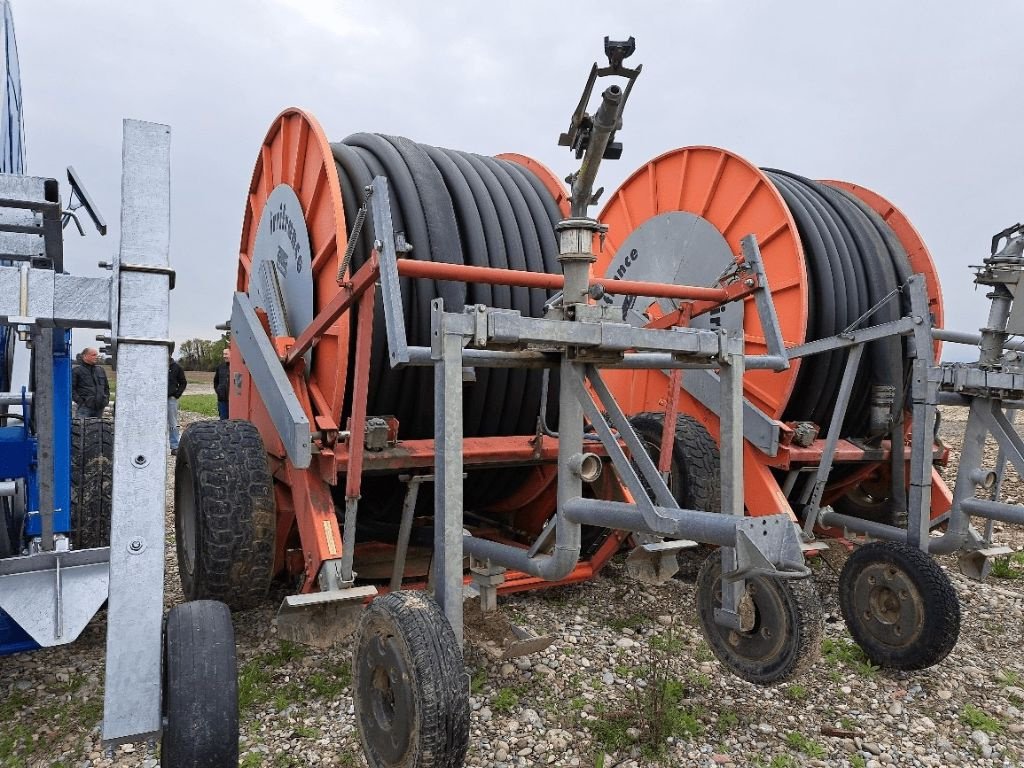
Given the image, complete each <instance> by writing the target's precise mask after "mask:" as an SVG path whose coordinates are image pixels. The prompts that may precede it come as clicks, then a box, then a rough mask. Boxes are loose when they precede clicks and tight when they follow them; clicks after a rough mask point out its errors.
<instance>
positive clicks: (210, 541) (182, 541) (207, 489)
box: [174, 420, 277, 610]
mask: <svg viewBox="0 0 1024 768" xmlns="http://www.w3.org/2000/svg"><path fill="white" fill-rule="evenodd" d="M276 526H277V514H276V510H275V505H274V482H273V478H272V477H271V475H270V469H269V468H268V466H267V453H266V450H265V449H264V447H263V439H262V438H261V437H260V433H259V432H258V431H257V430H256V427H254V426H253V425H252V424H250V423H249V422H247V421H238V420H231V421H200V422H197V423H195V424H190V425H189V426H188V427H187V428H186V429H185V431H184V433H183V434H182V436H181V442H180V444H179V445H178V457H177V461H176V462H175V466H174V527H175V534H176V537H175V538H176V539H177V551H178V572H179V575H180V577H181V587H182V591H183V592H184V593H185V599H186V600H220V601H221V602H223V603H226V604H227V605H228V607H229V608H231V610H242V609H244V608H251V607H252V606H254V605H256V604H258V603H259V602H260V601H261V600H262V599H263V598H264V597H265V596H266V594H267V590H268V588H269V587H270V581H271V579H272V578H273V575H274V536H275V531H276Z"/></svg>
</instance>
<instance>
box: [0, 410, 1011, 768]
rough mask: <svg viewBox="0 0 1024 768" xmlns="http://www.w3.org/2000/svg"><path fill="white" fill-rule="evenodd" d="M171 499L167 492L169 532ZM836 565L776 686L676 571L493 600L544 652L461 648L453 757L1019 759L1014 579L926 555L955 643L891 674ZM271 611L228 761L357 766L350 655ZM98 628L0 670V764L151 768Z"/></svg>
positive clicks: (248, 622)
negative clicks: (812, 623) (236, 746)
mask: <svg viewBox="0 0 1024 768" xmlns="http://www.w3.org/2000/svg"><path fill="white" fill-rule="evenodd" d="M192 418H195V417H193V416H191V415H190V414H183V420H189V419H192ZM964 418H965V416H964V413H963V412H962V411H957V410H947V411H946V413H945V419H944V421H943V426H942V435H943V437H944V438H945V439H946V440H947V441H949V442H950V443H951V444H953V446H954V447H956V444H957V443H958V441H959V439H960V435H961V434H962V429H963V419H964ZM955 458H956V457H955V456H954V462H953V463H952V466H955ZM1005 488H1006V495H1007V496H1009V498H1010V500H1011V501H1015V500H1017V499H1018V498H1022V496H1021V494H1022V493H1024V486H1022V485H1021V483H1020V480H1019V478H1018V477H1017V476H1016V474H1015V473H1012V472H1011V473H1010V475H1009V476H1008V478H1007V481H1006V484H1005ZM171 499H172V495H171V492H170V490H169V491H168V510H169V512H168V521H169V528H170V520H171V517H170V505H171ZM997 531H998V535H997V540H999V541H1001V542H1003V543H1008V544H1011V545H1012V546H1013V547H1014V549H1016V550H1021V549H1024V533H1021V532H1019V531H1014V530H1013V529H1010V528H1009V527H1007V529H1006V530H999V528H998V527H997ZM168 542H169V543H170V545H171V546H170V547H169V548H168V559H167V598H166V602H167V604H168V605H170V604H173V603H174V602H176V601H178V600H180V599H181V596H180V591H179V585H178V580H177V572H176V568H177V566H176V563H175V561H174V556H173V534H171V533H170V531H169V535H168ZM844 557H845V550H843V549H842V548H841V547H839V546H838V545H835V546H833V548H832V549H831V550H830V551H829V552H828V553H827V554H826V555H825V556H824V557H822V558H819V559H818V561H817V562H816V563H815V565H814V567H815V571H816V577H815V579H816V585H817V588H818V591H819V593H820V595H821V597H822V601H823V604H824V608H825V612H826V615H827V621H826V627H825V642H824V645H823V648H824V652H823V655H822V657H821V658H820V659H819V660H818V662H817V663H816V664H815V665H814V667H813V668H811V670H810V671H809V672H807V673H806V674H804V675H803V676H802V677H800V678H799V679H797V680H794V681H792V683H790V684H788V685H783V686H780V687H776V688H767V689H765V688H759V687H756V686H753V685H750V684H748V683H745V682H742V681H740V680H737V679H736V678H734V677H732V676H730V675H729V674H727V673H726V672H724V671H723V669H722V667H721V665H720V664H719V663H718V661H717V660H715V659H714V657H713V656H712V654H711V652H710V650H709V649H708V647H707V646H706V644H705V643H704V641H703V639H702V638H701V636H700V632H699V630H698V629H697V626H696V623H695V619H694V610H693V593H694V587H693V584H692V581H688V580H687V579H685V578H681V579H675V580H672V581H671V582H670V583H668V584H665V585H663V586H660V587H649V586H644V585H639V584H636V583H634V582H631V581H630V580H628V579H627V578H626V577H625V575H624V573H623V568H622V566H621V563H620V562H616V563H614V564H613V565H612V566H610V567H609V568H608V569H607V570H606V571H605V573H604V574H603V575H602V576H601V578H599V579H597V580H596V581H594V582H591V583H588V584H585V585H582V586H577V587H566V588H558V589H552V590H548V591H546V592H538V593H533V594H525V595H520V596H513V597H510V598H507V599H505V600H503V602H502V605H503V606H504V608H505V609H506V610H507V611H508V612H509V614H510V615H511V616H512V617H513V619H514V620H517V621H519V622H521V623H523V624H526V625H529V626H531V627H532V628H534V629H535V630H537V631H538V632H542V633H550V634H553V635H555V636H556V638H557V641H556V642H555V643H554V644H553V645H552V646H551V647H550V648H548V649H547V650H546V651H544V652H542V653H540V654H537V655H534V656H532V657H528V658H520V659H516V660H514V661H512V662H505V663H502V662H500V661H492V660H490V659H489V658H487V657H486V656H485V654H483V653H482V652H481V651H479V650H476V649H474V648H473V647H472V645H470V646H469V647H468V649H467V658H466V662H467V673H468V674H469V675H470V677H471V681H472V682H471V690H472V699H471V702H472V709H473V713H472V722H471V733H472V743H471V746H470V752H469V757H468V761H467V764H468V765H470V766H478V767H481V768H482V767H484V766H487V767H494V768H497V767H499V766H501V767H505V768H511V767H512V766H516V767H519V766H534V765H552V766H586V767H590V766H603V768H612V766H621V767H622V768H627V767H631V766H632V767H635V766H648V765H657V764H661V765H670V766H715V765H721V766H746V765H751V766H753V765H760V766H771V767H772V768H785V767H786V766H798V765H813V766H864V767H865V768H867V767H869V766H870V767H872V768H877V767H878V766H883V765H906V766H911V765H913V766H945V765H963V766H974V765H978V766H1011V765H1020V764H1022V761H1024V719H1022V714H1021V709H1020V708H1024V658H1022V657H1021V654H1020V652H1019V646H1020V636H1021V630H1022V620H1024V580H1022V581H1018V580H1014V579H1008V578H1001V579H992V580H990V581H989V582H988V583H986V584H977V583H975V582H971V581H969V580H967V579H965V578H963V577H962V576H960V574H959V572H958V571H957V570H956V566H955V563H954V562H953V561H952V560H951V559H943V560H942V561H941V562H942V565H943V567H944V568H946V570H947V572H948V573H949V574H950V576H951V578H952V580H953V583H954V584H955V585H956V588H957V590H958V592H959V595H960V599H961V601H962V604H963V613H964V621H963V631H962V634H961V639H960V642H959V644H958V645H957V647H956V648H955V649H954V651H953V652H952V654H951V655H950V656H949V658H948V659H947V660H946V661H945V662H943V663H942V664H940V665H938V666H937V667H935V668H933V669H930V670H925V671H923V672H918V673H913V674H903V673H889V672H883V671H880V670H877V669H875V668H872V667H871V666H870V665H869V664H867V663H866V662H865V660H864V659H863V657H862V656H861V655H860V653H859V651H858V649H857V648H856V647H855V646H854V645H853V644H852V643H851V641H850V639H849V635H848V634H847V632H846V630H845V627H844V625H843V622H842V619H841V618H840V616H839V610H838V605H837V601H836V573H837V571H838V568H839V567H841V564H842V561H843V558H844ZM1021 559H1022V560H1024V555H1022V558H1021ZM1021 573H1022V574H1024V571H1021ZM1011 575H1016V574H1011ZM273 616H274V602H273V601H268V603H267V605H266V607H264V608H260V609H257V610H252V611H247V612H245V613H241V614H237V615H236V621H235V629H236V634H237V642H238V656H239V664H240V673H241V678H240V686H241V696H242V765H243V766H245V768H254V767H255V766H261V765H267V766H307V765H339V766H363V765H365V762H364V760H363V758H362V756H361V752H360V750H359V748H358V741H357V736H356V732H355V723H354V720H353V708H352V699H351V695H350V690H349V685H348V684H349V679H350V666H349V654H350V652H351V646H350V644H349V643H348V642H345V643H341V644H339V645H338V646H337V647H335V648H333V649H331V650H330V651H327V652H320V651H313V650H309V649H305V648H299V647H295V646H291V645H289V644H283V643H281V642H279V641H278V640H277V639H276V637H275V634H274V629H273V625H272V620H273ZM104 633H105V623H104V620H103V616H102V614H101V616H100V617H99V618H98V619H97V621H95V622H94V623H93V625H92V626H90V627H89V628H88V629H87V630H86V631H85V633H84V634H83V636H82V638H81V640H80V641H79V642H78V643H76V644H74V645H72V646H70V647H64V648H59V649H55V650H51V651H43V652H38V653H34V654H27V655H21V656H16V657H9V658H5V659H3V660H0V765H3V766H56V765H61V766H67V767H68V768H71V767H74V768H79V767H81V768H91V767H93V766H96V767H99V766H109V765H118V766H122V765H123V766H145V768H155V766H156V765H157V760H156V757H155V753H154V752H153V751H152V750H148V749H147V748H146V746H145V745H134V746H131V745H129V746H124V747H121V748H119V749H118V750H117V752H116V753H115V754H113V755H107V754H105V753H104V752H103V751H102V750H101V748H100V746H99V730H98V722H99V719H100V716H101V709H102V691H101V685H102V675H103V647H104ZM658 680H661V681H663V682H666V683H668V685H667V686H666V687H665V689H666V690H667V691H668V692H669V696H670V700H671V706H669V707H668V708H667V709H666V710H665V711H663V712H662V713H661V714H660V715H659V714H657V713H654V712H652V711H651V708H650V706H649V703H650V702H651V700H652V698H651V697H650V696H649V694H648V693H647V691H648V690H651V689H652V688H653V687H654V686H653V685H652V683H655V682H657V681H658ZM658 730H661V733H660V735H659V734H658V733H656V732H657V731H658Z"/></svg>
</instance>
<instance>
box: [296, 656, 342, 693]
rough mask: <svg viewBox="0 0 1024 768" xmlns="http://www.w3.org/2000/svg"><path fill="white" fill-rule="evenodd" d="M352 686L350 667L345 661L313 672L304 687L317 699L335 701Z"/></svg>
mask: <svg viewBox="0 0 1024 768" xmlns="http://www.w3.org/2000/svg"><path fill="white" fill-rule="evenodd" d="M351 684H352V667H351V666H349V663H348V662H347V661H343V662H341V663H340V664H335V665H332V666H329V667H327V668H326V669H324V670H322V671H320V672H314V673H313V674H312V675H310V676H309V677H308V678H306V685H307V686H308V687H309V689H310V690H311V691H312V692H313V694H314V695H315V696H316V697H317V698H319V699H336V698H338V697H339V696H341V694H342V693H343V692H344V691H345V689H346V688H348V687H349V686H350V685H351Z"/></svg>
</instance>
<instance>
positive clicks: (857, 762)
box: [850, 755, 868, 768]
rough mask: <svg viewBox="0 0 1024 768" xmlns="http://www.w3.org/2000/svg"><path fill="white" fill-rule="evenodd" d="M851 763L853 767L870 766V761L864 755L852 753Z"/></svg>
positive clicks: (865, 767)
mask: <svg viewBox="0 0 1024 768" xmlns="http://www.w3.org/2000/svg"><path fill="white" fill-rule="evenodd" d="M850 765H851V766H852V768H868V761H867V758H865V757H864V755H851V756H850Z"/></svg>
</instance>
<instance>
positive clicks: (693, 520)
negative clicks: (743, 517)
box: [562, 498, 738, 547]
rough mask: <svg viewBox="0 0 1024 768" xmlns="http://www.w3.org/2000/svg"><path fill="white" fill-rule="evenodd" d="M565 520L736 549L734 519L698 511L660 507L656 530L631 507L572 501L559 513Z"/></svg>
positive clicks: (584, 500) (586, 500) (585, 500)
mask: <svg viewBox="0 0 1024 768" xmlns="http://www.w3.org/2000/svg"><path fill="white" fill-rule="evenodd" d="M562 512H563V514H564V515H565V518H566V519H567V520H571V521H572V522H574V523H576V524H579V525H596V526H599V527H601V528H614V529H617V530H620V531H642V532H646V533H652V534H656V535H658V536H671V537H673V538H677V539H692V540H694V541H700V542H703V543H706V544H717V545H718V546H721V547H731V546H735V545H736V521H737V519H738V518H737V517H736V516H735V515H722V514H718V513H717V512H703V511H701V510H698V509H679V508H678V507H675V508H669V507H662V508H660V509H659V517H658V518H657V519H658V520H659V521H660V522H661V525H659V526H658V527H657V529H654V528H652V526H650V525H648V522H647V520H646V518H645V517H644V515H643V513H642V512H641V511H640V510H639V508H638V507H637V506H636V505H635V504H627V503H625V502H622V501H605V500H602V499H582V498H580V499H573V500H572V501H570V502H568V503H567V504H566V506H565V509H563V510H562Z"/></svg>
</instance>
